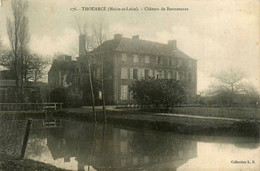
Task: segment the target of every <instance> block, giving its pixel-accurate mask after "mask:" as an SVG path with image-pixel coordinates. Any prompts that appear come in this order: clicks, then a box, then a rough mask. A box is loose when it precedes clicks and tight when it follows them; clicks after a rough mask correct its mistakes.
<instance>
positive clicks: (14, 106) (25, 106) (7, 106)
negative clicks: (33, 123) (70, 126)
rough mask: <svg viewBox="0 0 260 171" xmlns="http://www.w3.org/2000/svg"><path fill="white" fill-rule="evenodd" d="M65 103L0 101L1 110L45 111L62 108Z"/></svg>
mask: <svg viewBox="0 0 260 171" xmlns="http://www.w3.org/2000/svg"><path fill="white" fill-rule="evenodd" d="M62 104H63V103H0V111H29V110H30V111H44V110H57V109H62Z"/></svg>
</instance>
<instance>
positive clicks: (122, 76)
mask: <svg viewBox="0 0 260 171" xmlns="http://www.w3.org/2000/svg"><path fill="white" fill-rule="evenodd" d="M127 75H128V72H127V68H121V79H127Z"/></svg>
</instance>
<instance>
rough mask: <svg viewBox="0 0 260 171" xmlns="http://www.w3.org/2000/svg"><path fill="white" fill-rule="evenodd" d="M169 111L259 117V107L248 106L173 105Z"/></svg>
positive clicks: (204, 114)
mask: <svg viewBox="0 0 260 171" xmlns="http://www.w3.org/2000/svg"><path fill="white" fill-rule="evenodd" d="M171 113H177V114H178V113H182V114H189V115H199V116H213V117H225V118H236V119H257V120H259V119H260V108H249V107H175V108H173V109H172V111H171Z"/></svg>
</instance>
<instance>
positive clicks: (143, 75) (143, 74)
mask: <svg viewBox="0 0 260 171" xmlns="http://www.w3.org/2000/svg"><path fill="white" fill-rule="evenodd" d="M141 70H142V78H144V77H145V73H144V69H141Z"/></svg>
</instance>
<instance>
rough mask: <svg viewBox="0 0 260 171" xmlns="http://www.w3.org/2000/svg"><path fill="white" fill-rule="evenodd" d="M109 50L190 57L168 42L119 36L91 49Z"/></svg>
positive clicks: (99, 51)
mask: <svg viewBox="0 0 260 171" xmlns="http://www.w3.org/2000/svg"><path fill="white" fill-rule="evenodd" d="M109 51H118V52H126V53H137V54H144V55H155V56H172V57H179V58H186V59H192V58H190V57H189V56H188V55H186V54H185V53H183V52H182V51H180V50H179V49H177V48H175V49H174V48H173V47H171V46H169V45H168V44H162V43H158V42H153V41H147V40H141V39H130V38H120V39H112V40H108V41H106V42H104V43H103V44H102V45H100V46H99V47H97V48H96V49H95V50H93V52H92V53H102V52H109Z"/></svg>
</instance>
